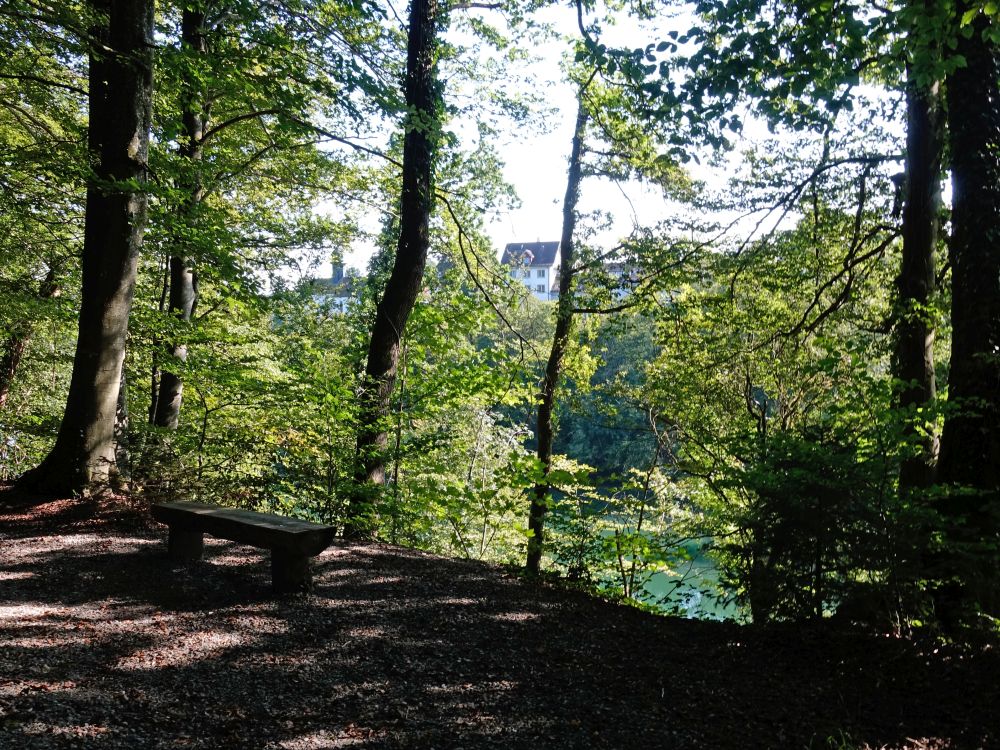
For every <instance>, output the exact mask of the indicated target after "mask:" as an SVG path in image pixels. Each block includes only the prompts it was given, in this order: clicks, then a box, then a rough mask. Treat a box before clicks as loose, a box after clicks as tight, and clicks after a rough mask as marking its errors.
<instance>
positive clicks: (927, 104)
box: [893, 77, 941, 493]
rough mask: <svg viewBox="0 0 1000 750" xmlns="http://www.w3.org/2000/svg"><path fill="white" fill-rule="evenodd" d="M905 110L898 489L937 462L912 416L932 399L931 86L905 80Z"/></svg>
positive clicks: (934, 166) (935, 193)
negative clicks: (904, 449)
mask: <svg viewBox="0 0 1000 750" xmlns="http://www.w3.org/2000/svg"><path fill="white" fill-rule="evenodd" d="M906 115H907V117H906V119H907V124H906V127H907V132H906V183H905V203H904V206H903V258H902V267H901V268H900V272H899V277H898V278H897V279H896V291H897V300H896V336H895V342H894V344H895V351H894V352H893V365H894V367H893V369H894V375H895V377H896V378H897V379H898V380H899V381H900V386H899V390H898V392H897V394H896V398H897V404H898V406H899V408H900V410H901V411H902V412H903V413H904V414H905V420H906V422H905V426H904V435H903V437H904V439H905V440H906V441H907V442H910V443H913V444H916V445H919V454H917V455H907V456H906V457H904V459H903V461H902V463H901V464H900V468H899V489H900V492H901V493H905V492H907V491H908V490H910V489H913V488H917V487H928V486H930V485H931V484H933V483H934V465H935V462H936V460H937V448H938V441H937V437H936V436H934V435H933V433H931V434H930V435H928V434H927V432H926V428H927V427H928V426H929V425H928V419H927V418H926V417H923V418H920V417H918V415H917V411H918V410H919V409H921V408H924V407H927V406H929V405H930V404H931V403H932V402H933V401H934V398H935V396H936V384H935V379H934V325H933V316H932V313H931V311H930V309H929V305H930V302H931V296H932V295H933V293H934V284H935V281H934V248H935V245H937V238H938V211H939V209H940V205H941V195H940V181H941V130H940V122H939V107H938V86H937V85H936V84H935V85H933V86H931V87H927V88H923V87H920V86H919V85H918V84H917V83H915V82H914V81H913V80H912V77H911V80H910V82H909V83H908V85H907V89H906ZM921 428H923V429H921Z"/></svg>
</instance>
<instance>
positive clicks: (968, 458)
mask: <svg viewBox="0 0 1000 750" xmlns="http://www.w3.org/2000/svg"><path fill="white" fill-rule="evenodd" d="M975 5H976V4H975V3H970V2H959V3H958V9H957V11H956V12H957V15H958V16H959V17H961V15H962V14H963V13H965V12H966V11H968V10H969V9H971V8H972V7H974V6H975ZM988 26H989V22H988V20H987V19H986V17H985V16H984V15H983V14H982V13H980V14H979V15H978V16H977V17H976V18H975V19H974V20H973V22H972V31H973V34H972V35H971V36H970V37H969V38H968V39H966V38H965V37H964V36H960V37H959V42H958V48H957V50H956V54H958V55H961V56H962V57H964V58H965V61H966V65H965V66H963V67H961V68H958V69H957V70H956V71H955V72H954V73H952V74H951V75H950V76H949V78H948V82H947V83H948V86H947V88H948V94H947V96H948V124H949V132H950V139H951V141H950V145H951V166H952V190H953V195H954V197H953V210H952V227H953V230H952V241H951V247H950V257H951V266H952V272H951V273H952V309H951V321H952V345H951V367H950V371H949V376H948V401H949V405H950V406H951V410H950V411H949V413H948V415H947V418H946V420H945V425H944V430H943V432H942V436H941V457H940V462H939V466H938V471H939V482H941V483H943V484H949V485H952V486H953V487H954V486H959V487H962V488H964V489H963V491H952V492H949V493H948V494H947V495H946V497H945V498H944V499H943V500H942V502H941V504H940V509H941V512H942V514H943V515H944V517H945V520H946V523H950V534H949V535H947V536H946V543H947V544H948V545H949V547H950V548H951V549H953V550H954V552H955V555H956V562H955V564H956V565H959V566H960V568H959V569H958V570H957V571H945V575H946V576H948V574H949V573H951V574H952V575H951V576H950V577H952V578H958V579H961V581H962V584H961V585H960V586H959V587H958V588H959V589H960V590H959V591H957V593H956V592H953V593H954V594H955V596H953V597H952V602H953V603H954V600H955V599H956V598H957V600H958V602H957V604H958V605H959V606H961V607H963V608H964V607H966V606H969V605H972V604H973V603H975V602H977V601H978V603H979V606H982V607H986V608H987V609H992V610H994V611H996V610H997V609H998V607H997V606H996V605H997V604H998V603H1000V602H998V601H997V597H996V581H995V575H996V571H995V569H994V568H993V564H994V563H995V561H996V554H997V553H996V541H997V540H996V535H997V532H998V529H997V517H996V512H997V509H998V508H997V496H998V495H997V493H998V488H1000V474H998V472H1000V403H998V401H1000V355H998V351H1000V86H998V80H1000V65H998V55H997V52H998V50H997V48H996V47H995V46H994V45H993V44H991V43H990V42H987V41H984V39H983V33H984V31H985V30H986V29H987V28H988ZM949 536H950V538H948V537H949ZM991 592H992V593H991ZM945 598H948V597H945ZM990 600H992V606H991V605H990ZM939 603H940V600H939ZM939 614H941V615H942V616H943V617H946V618H947V617H948V613H939Z"/></svg>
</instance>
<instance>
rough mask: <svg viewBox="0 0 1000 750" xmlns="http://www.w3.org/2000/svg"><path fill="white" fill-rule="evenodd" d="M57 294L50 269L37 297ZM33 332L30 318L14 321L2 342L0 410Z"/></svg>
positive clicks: (53, 273) (56, 285)
mask: <svg viewBox="0 0 1000 750" xmlns="http://www.w3.org/2000/svg"><path fill="white" fill-rule="evenodd" d="M58 296H59V285H58V284H56V274H55V271H52V270H50V271H49V272H48V273H47V274H46V275H45V280H44V281H43V282H42V285H41V287H39V289H38V297H39V299H50V298H52V297H58ZM33 333H34V325H33V324H32V321H30V320H21V321H19V322H18V323H16V324H15V325H14V327H13V330H12V331H11V332H10V335H9V336H7V341H5V342H4V346H3V355H2V356H0V411H3V408H4V407H5V406H6V405H7V399H8V398H9V397H10V387H11V385H13V383H14V378H15V376H16V375H17V370H18V368H19V367H20V366H21V359H22V358H23V357H24V352H25V350H26V349H27V348H28V343H29V342H30V341H31V336H32V334H33Z"/></svg>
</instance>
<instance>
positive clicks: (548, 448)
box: [525, 88, 587, 575]
mask: <svg viewBox="0 0 1000 750" xmlns="http://www.w3.org/2000/svg"><path fill="white" fill-rule="evenodd" d="M586 127H587V111H586V109H585V108H584V104H583V88H581V90H580V94H579V99H578V109H577V113H576V127H575V128H574V130H573V148H572V150H571V151H570V156H569V175H568V176H567V178H566V196H565V198H564V199H563V223H562V236H561V237H560V240H559V254H560V256H561V260H560V271H559V300H558V302H556V330H555V334H554V335H553V336H552V349H551V350H550V351H549V360H548V362H547V363H546V365H545V375H544V377H543V378H542V382H541V393H540V394H539V400H538V424H537V428H536V438H537V441H538V461H539V463H540V464H541V467H542V480H541V481H540V482H538V483H537V484H536V485H535V487H534V489H533V491H532V494H531V505H530V506H529V508H528V529H529V530H530V532H531V535H530V536H529V537H528V556H527V560H526V563H525V568H526V569H527V571H528V573H529V574H530V575H538V573H539V572H540V571H541V566H542V551H543V548H544V545H545V512H546V511H547V510H548V503H549V496H550V495H551V492H552V485H551V484H550V483H549V481H548V477H549V474H550V472H551V471H552V441H553V438H554V428H553V425H552V410H553V408H554V406H555V398H556V387H557V386H558V384H559V376H560V374H561V373H562V362H563V357H564V356H565V354H566V349H567V347H568V346H569V342H570V335H571V334H572V332H573V281H574V275H575V274H574V268H573V264H574V263H575V262H576V252H575V247H574V245H573V235H574V233H575V231H576V205H577V203H578V201H579V198H580V182H581V181H582V179H583V140H584V133H585V130H586Z"/></svg>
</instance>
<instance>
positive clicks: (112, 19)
mask: <svg viewBox="0 0 1000 750" xmlns="http://www.w3.org/2000/svg"><path fill="white" fill-rule="evenodd" d="M92 2H93V5H94V7H95V10H97V11H98V12H99V13H101V14H106V17H107V19H108V24H107V25H106V26H104V25H101V26H100V27H99V28H98V29H95V32H96V33H95V37H96V40H95V41H94V42H93V45H94V46H93V48H92V50H91V53H90V83H89V86H90V91H89V95H90V124H89V128H88V147H89V149H90V153H91V158H92V159H93V160H94V162H95V163H94V173H93V175H92V177H91V178H90V180H89V184H88V187H87V212H86V219H85V224H84V241H83V259H82V270H83V290H82V295H81V306H80V321H79V335H78V338H77V345H76V356H75V358H74V361H73V374H72V377H71V380H70V389H69V396H68V398H67V401H66V411H65V414H64V415H63V421H62V424H61V426H60V428H59V434H58V436H57V437H56V442H55V445H54V446H53V448H52V450H51V452H50V453H49V455H48V456H47V457H46V458H45V459H44V461H42V463H41V465H40V466H38V467H36V468H35V469H33V470H31V471H29V472H28V473H27V474H25V475H24V476H23V477H22V478H21V480H20V485H21V486H22V487H23V488H25V489H27V490H29V491H35V492H43V493H46V494H49V493H51V494H59V495H69V494H71V493H74V492H84V491H86V490H88V489H89V488H91V487H92V486H97V487H100V486H101V485H104V484H106V483H107V482H108V480H109V478H110V477H111V475H112V474H113V472H114V468H115V452H114V450H115V441H114V429H115V411H116V407H117V402H118V389H119V384H120V382H121V369H122V362H123V359H124V355H125V333H126V330H127V328H128V318H129V312H130V309H131V306H132V293H133V289H134V286H135V276H136V264H137V260H138V257H139V249H140V246H141V243H142V231H143V226H144V224H145V220H146V207H147V197H146V194H145V193H144V192H143V191H142V190H141V189H137V188H136V185H137V184H141V183H143V182H144V181H145V179H146V165H147V158H148V149H149V128H150V117H151V110H152V81H153V78H152V49H153V38H152V37H153V0H92Z"/></svg>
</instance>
